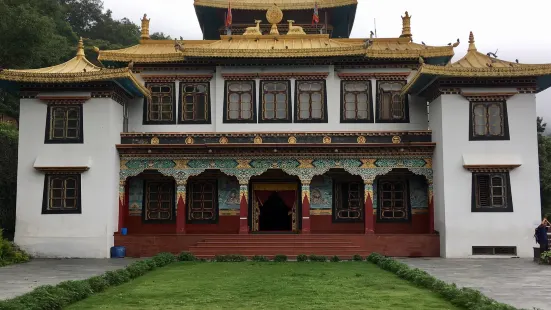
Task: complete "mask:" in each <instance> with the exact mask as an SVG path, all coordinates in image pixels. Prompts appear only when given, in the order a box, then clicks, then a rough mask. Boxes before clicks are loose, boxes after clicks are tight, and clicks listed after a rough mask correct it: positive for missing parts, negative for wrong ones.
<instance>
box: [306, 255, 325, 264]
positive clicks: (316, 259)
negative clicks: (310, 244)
mask: <svg viewBox="0 0 551 310" xmlns="http://www.w3.org/2000/svg"><path fill="white" fill-rule="evenodd" d="M310 261H311V262H322V263H323V262H326V261H327V256H318V255H313V254H312V255H310Z"/></svg>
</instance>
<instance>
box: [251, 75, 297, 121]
mask: <svg viewBox="0 0 551 310" xmlns="http://www.w3.org/2000/svg"><path fill="white" fill-rule="evenodd" d="M267 83H285V84H286V85H287V106H286V109H287V118H286V119H264V95H265V93H264V85H265V84H267ZM259 92H260V100H259V102H260V104H259V107H258V110H259V111H258V123H283V124H287V123H292V122H293V102H292V101H293V98H292V96H291V81H289V80H274V81H272V80H261V81H260V91H259Z"/></svg>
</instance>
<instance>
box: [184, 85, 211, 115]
mask: <svg viewBox="0 0 551 310" xmlns="http://www.w3.org/2000/svg"><path fill="white" fill-rule="evenodd" d="M209 87H210V85H209V83H187V82H181V83H180V113H181V114H180V120H179V123H181V124H186V123H193V124H210V91H209Z"/></svg>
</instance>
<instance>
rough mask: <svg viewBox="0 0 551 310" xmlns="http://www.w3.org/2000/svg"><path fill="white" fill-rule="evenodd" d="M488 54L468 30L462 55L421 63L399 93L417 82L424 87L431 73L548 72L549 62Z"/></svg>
mask: <svg viewBox="0 0 551 310" xmlns="http://www.w3.org/2000/svg"><path fill="white" fill-rule="evenodd" d="M490 55H491V54H490ZM490 55H488V54H482V53H480V52H479V51H478V50H477V48H476V45H475V41H474V36H473V33H472V32H471V33H470V35H469V49H468V51H467V54H466V55H465V56H464V57H463V58H461V59H460V60H458V61H456V62H454V63H450V64H448V65H446V66H435V65H429V64H422V65H421V67H420V68H419V70H418V71H417V73H416V75H415V76H414V77H413V79H412V80H411V81H410V82H409V83H408V84H407V85H406V86H405V87H404V89H403V90H402V93H403V94H406V93H410V92H415V90H416V89H417V87H418V86H419V85H421V84H422V85H423V88H424V87H426V86H427V85H426V81H424V80H426V79H425V77H428V76H430V77H431V79H432V80H434V77H448V78H450V77H451V78H453V77H457V78H461V77H468V78H513V77H542V76H548V75H551V64H521V63H518V61H515V62H510V61H505V60H501V59H497V58H496V57H491V56H490ZM494 56H495V55H494Z"/></svg>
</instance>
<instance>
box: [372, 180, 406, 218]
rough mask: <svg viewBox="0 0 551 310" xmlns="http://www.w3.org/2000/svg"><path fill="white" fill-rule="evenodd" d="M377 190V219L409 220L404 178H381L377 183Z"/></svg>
mask: <svg viewBox="0 0 551 310" xmlns="http://www.w3.org/2000/svg"><path fill="white" fill-rule="evenodd" d="M377 190H378V196H377V204H378V206H377V220H379V221H409V220H410V213H411V209H410V204H409V198H408V184H407V181H406V180H399V179H381V180H380V181H379V183H378V184H377Z"/></svg>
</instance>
